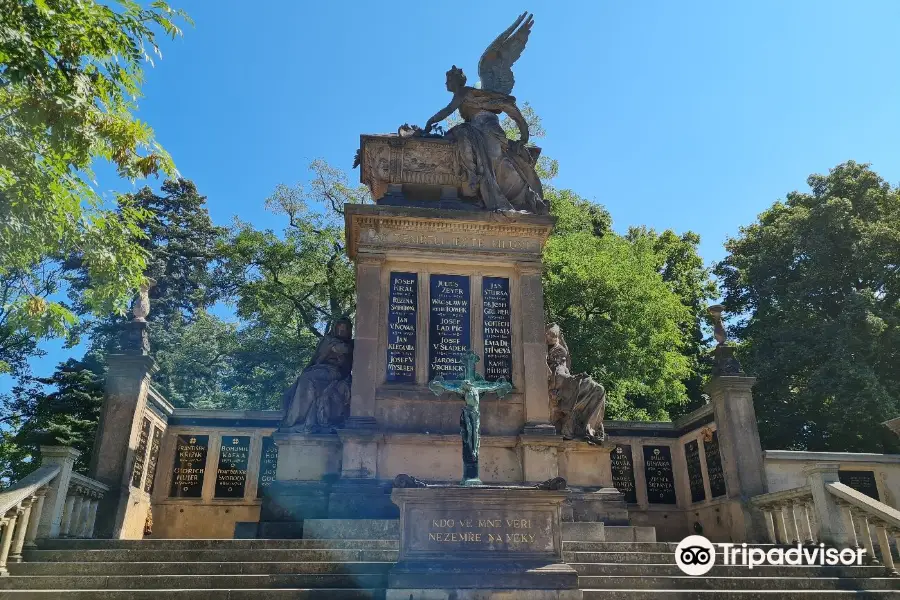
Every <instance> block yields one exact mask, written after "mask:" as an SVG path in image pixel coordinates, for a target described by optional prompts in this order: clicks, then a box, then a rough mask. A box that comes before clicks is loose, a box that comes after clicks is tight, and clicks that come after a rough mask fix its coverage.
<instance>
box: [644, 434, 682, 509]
mask: <svg viewBox="0 0 900 600" xmlns="http://www.w3.org/2000/svg"><path fill="white" fill-rule="evenodd" d="M644 475H645V476H646V478H647V500H648V501H649V502H650V504H675V502H676V501H675V475H674V474H673V473H672V451H671V449H670V448H669V447H668V446H644Z"/></svg>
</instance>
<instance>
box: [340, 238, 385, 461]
mask: <svg viewBox="0 0 900 600" xmlns="http://www.w3.org/2000/svg"><path fill="white" fill-rule="evenodd" d="M383 264H384V255H383V254H373V253H363V252H360V253H359V254H357V256H356V306H357V309H356V330H355V331H354V332H353V335H354V341H353V385H352V387H351V390H350V417H349V418H348V419H347V422H346V424H345V428H346V429H374V428H375V425H376V422H375V389H376V387H377V386H378V361H379V360H385V357H384V356H381V355H380V354H379V352H378V332H379V329H380V328H379V324H380V318H381V303H382V298H381V296H382V289H381V268H382V265H383ZM373 475H374V472H373Z"/></svg>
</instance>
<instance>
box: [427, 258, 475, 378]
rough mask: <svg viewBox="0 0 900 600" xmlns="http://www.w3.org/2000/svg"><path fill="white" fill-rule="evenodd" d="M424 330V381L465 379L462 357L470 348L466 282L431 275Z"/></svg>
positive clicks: (447, 276)
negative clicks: (429, 299)
mask: <svg viewBox="0 0 900 600" xmlns="http://www.w3.org/2000/svg"><path fill="white" fill-rule="evenodd" d="M429 290H430V296H431V302H430V310H431V314H430V325H429V328H428V374H429V376H428V378H429V380H430V379H434V378H435V377H437V376H438V375H443V376H444V377H445V378H447V379H459V378H462V377H464V376H465V373H466V366H465V360H464V357H465V354H466V352H467V351H468V350H469V348H470V344H471V338H470V329H469V278H468V277H467V276H465V275H432V276H431V281H430V288H429Z"/></svg>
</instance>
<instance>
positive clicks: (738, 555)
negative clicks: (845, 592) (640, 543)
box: [675, 535, 865, 576]
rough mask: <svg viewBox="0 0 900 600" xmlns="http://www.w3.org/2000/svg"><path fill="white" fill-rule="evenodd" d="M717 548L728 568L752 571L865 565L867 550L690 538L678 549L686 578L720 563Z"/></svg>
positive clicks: (682, 541) (678, 556) (677, 558)
mask: <svg viewBox="0 0 900 600" xmlns="http://www.w3.org/2000/svg"><path fill="white" fill-rule="evenodd" d="M716 546H718V547H719V556H720V558H721V559H722V565H724V566H735V565H736V566H744V567H747V568H748V569H752V568H753V567H758V566H760V565H773V566H781V565H792V566H798V565H819V566H829V567H833V566H836V565H843V566H853V565H855V566H861V565H862V564H863V563H862V559H863V554H864V553H865V549H864V548H844V549H843V550H838V549H837V548H826V547H825V544H819V545H818V546H804V545H803V544H797V546H796V547H791V548H785V547H771V548H764V547H763V548H760V547H748V546H747V544H713V543H712V542H710V541H709V540H708V539H706V538H705V537H703V536H702V535H690V536H688V537H686V538H684V539H683V540H681V541H680V542H679V543H678V546H677V547H676V548H675V563H676V564H677V565H678V568H679V569H681V571H682V572H683V573H684V574H686V575H694V576H697V575H705V574H706V573H708V572H709V570H710V569H712V568H713V566H714V565H715V564H716V548H715V547H716Z"/></svg>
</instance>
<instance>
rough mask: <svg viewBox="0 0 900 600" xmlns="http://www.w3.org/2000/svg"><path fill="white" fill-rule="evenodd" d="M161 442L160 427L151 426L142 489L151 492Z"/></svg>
mask: <svg viewBox="0 0 900 600" xmlns="http://www.w3.org/2000/svg"><path fill="white" fill-rule="evenodd" d="M161 444H162V429H160V428H159V427H154V428H153V437H152V439H151V441H150V456H149V457H148V458H147V479H145V480H144V491H145V492H147V493H148V494H152V493H153V483H154V479H156V465H157V464H158V463H159V447H160V445H161Z"/></svg>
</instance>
